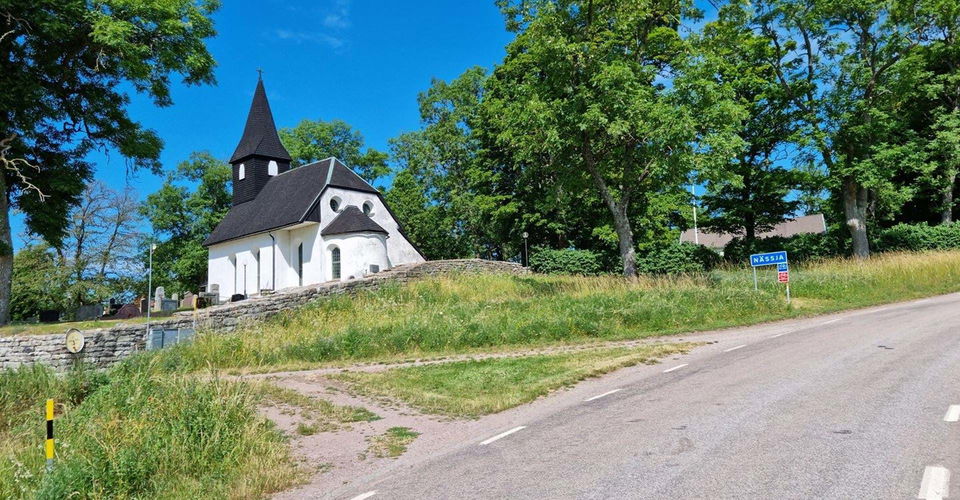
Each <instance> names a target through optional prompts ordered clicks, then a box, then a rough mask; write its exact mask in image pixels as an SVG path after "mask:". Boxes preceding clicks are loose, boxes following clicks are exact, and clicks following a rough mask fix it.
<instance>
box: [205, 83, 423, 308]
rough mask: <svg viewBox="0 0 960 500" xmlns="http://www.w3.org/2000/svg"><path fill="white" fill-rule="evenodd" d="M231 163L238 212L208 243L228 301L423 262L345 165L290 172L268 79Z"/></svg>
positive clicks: (214, 274)
mask: <svg viewBox="0 0 960 500" xmlns="http://www.w3.org/2000/svg"><path fill="white" fill-rule="evenodd" d="M230 164H231V165H232V166H233V206H232V207H231V208H230V211H229V212H228V213H227V215H226V216H225V217H224V218H223V220H222V221H221V222H220V224H219V225H218V226H217V227H216V229H214V230H213V232H212V233H211V234H210V236H208V237H207V239H206V240H205V241H204V243H203V244H204V246H205V247H207V250H208V252H209V256H208V262H207V280H208V281H207V283H208V289H209V290H211V291H212V290H213V289H216V288H218V289H219V295H220V299H221V301H224V300H230V298H231V297H232V296H233V295H235V294H243V295H245V296H248V297H249V296H253V295H257V294H259V293H260V292H261V291H263V290H279V289H282V288H288V287H296V286H304V285H311V284H315V283H322V282H325V281H334V280H348V279H353V278H359V277H362V276H366V275H368V274H371V273H376V272H380V271H384V270H387V269H390V268H392V267H394V266H396V265H399V264H407V263H413V262H423V261H424V258H423V255H422V254H421V253H420V251H419V250H418V249H417V248H416V246H414V245H413V243H411V242H410V240H409V239H408V238H407V236H406V235H405V233H404V231H403V228H402V227H401V226H400V223H399V222H398V221H397V219H396V217H394V215H393V213H392V212H391V211H390V208H389V207H388V206H387V204H386V202H385V201H384V199H383V196H382V195H381V194H380V192H379V191H377V189H376V188H374V187H373V186H371V185H370V184H369V183H367V182H366V181H364V180H363V179H361V178H360V176H358V175H357V174H356V173H354V172H353V170H351V169H350V168H348V167H347V166H345V165H344V164H343V163H341V162H340V161H339V160H337V159H336V158H327V159H325V160H320V161H318V162H315V163H311V164H309V165H303V166H300V167H295V168H291V167H290V154H289V153H288V152H287V150H286V148H284V147H283V144H281V142H280V137H279V135H278V134H277V129H276V126H275V125H274V121H273V115H272V113H271V111H270V104H269V103H268V102H267V95H266V92H265V91H264V88H263V81H262V80H261V81H258V82H257V89H256V92H255V93H254V95H253V103H252V104H251V105H250V113H249V115H248V116H247V123H246V126H245V127H244V130H243V137H242V138H241V139H240V144H239V145H238V146H237V149H236V150H235V151H234V153H233V156H232V157H231V158H230ZM214 285H216V286H214Z"/></svg>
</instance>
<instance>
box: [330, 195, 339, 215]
mask: <svg viewBox="0 0 960 500" xmlns="http://www.w3.org/2000/svg"><path fill="white" fill-rule="evenodd" d="M330 209H331V210H333V211H334V212H337V211H339V210H340V198H337V197H333V198H330Z"/></svg>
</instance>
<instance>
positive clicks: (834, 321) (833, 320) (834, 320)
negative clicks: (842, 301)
mask: <svg viewBox="0 0 960 500" xmlns="http://www.w3.org/2000/svg"><path fill="white" fill-rule="evenodd" d="M841 319H843V318H836V319H831V320H830V321H824V322H823V323H820V324H821V325H829V324H830V323H836V322H837V321H840V320H841Z"/></svg>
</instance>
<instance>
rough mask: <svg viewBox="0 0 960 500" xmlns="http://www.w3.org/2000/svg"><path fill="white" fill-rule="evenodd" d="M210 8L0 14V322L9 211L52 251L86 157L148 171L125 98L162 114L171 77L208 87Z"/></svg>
mask: <svg viewBox="0 0 960 500" xmlns="http://www.w3.org/2000/svg"><path fill="white" fill-rule="evenodd" d="M217 8H218V2H217V0H153V1H150V2H130V1H128V0H97V1H89V0H8V1H6V2H4V3H3V4H2V5H0V88H3V92H0V167H2V169H3V171H2V172H0V173H2V175H0V323H5V322H7V321H8V320H9V316H10V283H11V281H10V280H11V273H12V270H13V251H12V250H13V246H12V239H11V234H10V223H9V212H10V209H11V208H15V209H18V210H20V211H22V212H23V213H24V216H25V220H26V225H27V227H28V229H29V230H30V231H32V232H34V233H36V234H39V235H41V236H43V238H44V239H45V240H46V241H48V242H50V243H51V244H52V245H53V246H54V247H56V246H59V245H60V243H61V241H62V239H63V237H64V235H65V233H66V229H67V226H68V220H67V213H68V212H69V209H70V207H71V206H73V205H75V204H76V203H77V201H78V199H79V196H80V193H81V192H82V191H83V189H84V184H85V182H86V181H87V180H89V178H90V176H91V171H92V167H91V165H90V164H89V163H88V162H86V161H85V160H84V158H85V157H86V155H87V153H88V152H90V151H91V150H92V149H94V148H98V149H113V150H115V151H117V152H119V154H120V155H121V156H123V157H124V158H126V159H127V160H128V162H127V164H128V166H129V167H130V168H150V169H158V168H159V163H158V160H157V159H158V156H159V152H160V149H161V146H162V142H161V141H160V138H159V137H157V135H156V134H155V133H154V132H152V131H150V130H146V129H144V128H143V127H142V126H141V125H140V124H139V123H138V122H136V121H135V120H133V119H132V118H131V117H130V116H129V114H128V113H127V106H128V104H129V101H130V97H129V95H128V94H127V93H126V89H131V88H132V89H134V90H135V91H136V92H139V93H142V94H145V95H147V96H149V97H150V98H152V100H153V102H154V104H155V105H157V106H168V105H170V104H171V102H172V101H171V98H170V77H171V75H172V74H180V75H182V76H183V80H184V82H185V83H186V84H188V85H195V84H204V83H212V82H213V81H214V79H213V68H214V61H213V57H212V56H211V55H210V54H209V52H208V51H207V48H206V46H205V39H207V38H209V37H211V36H213V35H214V34H215V32H214V28H213V21H212V19H211V15H212V13H213V12H214V11H215V10H216V9H217Z"/></svg>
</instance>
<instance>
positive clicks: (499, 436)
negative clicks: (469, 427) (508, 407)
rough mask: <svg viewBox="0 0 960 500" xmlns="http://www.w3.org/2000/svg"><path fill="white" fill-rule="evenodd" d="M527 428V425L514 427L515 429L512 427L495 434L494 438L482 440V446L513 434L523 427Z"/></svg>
mask: <svg viewBox="0 0 960 500" xmlns="http://www.w3.org/2000/svg"><path fill="white" fill-rule="evenodd" d="M526 428H527V426H525V425H520V426H517V427H514V428H513V429H510V430H509V431H507V432H501V433H500V434H497V435H496V436H493V437H492V438H490V439H487V440H486V441H481V442H480V446H485V445H488V444H490V443H492V442H494V441H496V440H498V439H500V438H505V437H507V436H509V435H510V434H513V433H514V432H517V431H522V430H523V429H526Z"/></svg>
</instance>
